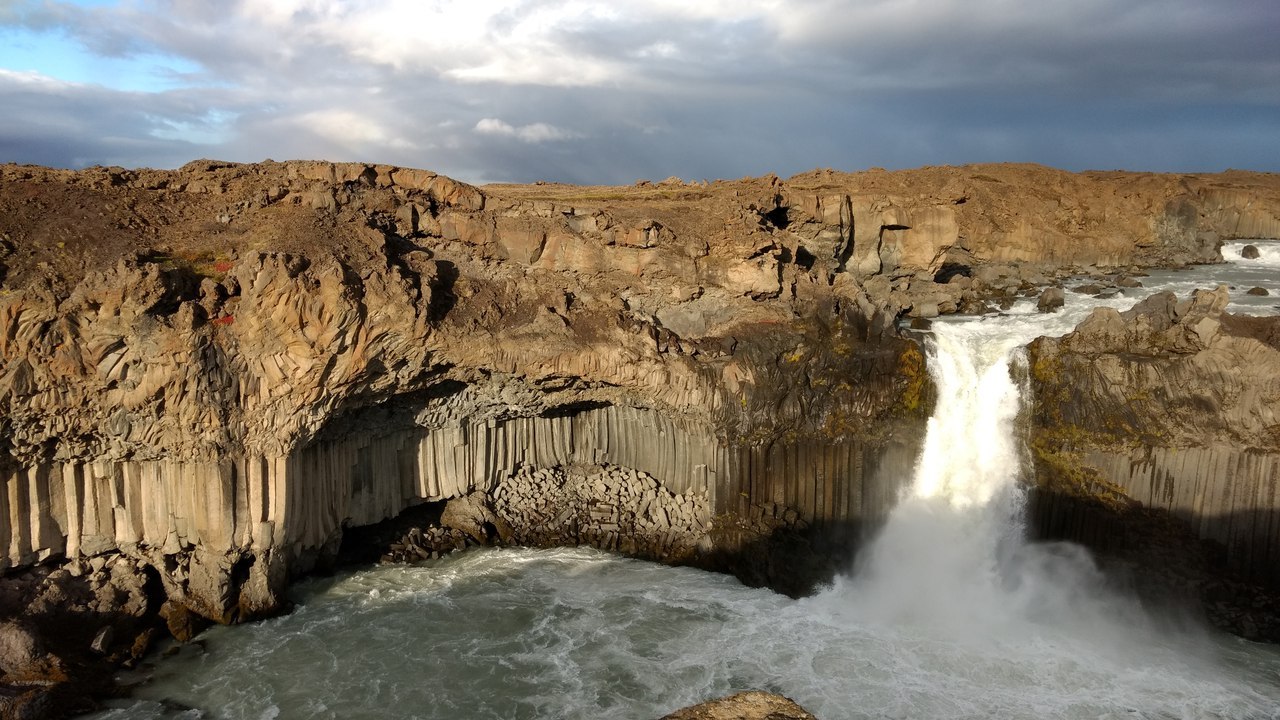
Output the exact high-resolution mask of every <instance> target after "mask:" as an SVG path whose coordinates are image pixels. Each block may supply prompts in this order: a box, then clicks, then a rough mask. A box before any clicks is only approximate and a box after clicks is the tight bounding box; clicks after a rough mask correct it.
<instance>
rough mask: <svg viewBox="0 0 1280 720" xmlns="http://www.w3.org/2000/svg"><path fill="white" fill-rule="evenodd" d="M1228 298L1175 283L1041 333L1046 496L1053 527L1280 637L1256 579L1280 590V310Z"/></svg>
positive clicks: (1216, 612) (1229, 619)
mask: <svg viewBox="0 0 1280 720" xmlns="http://www.w3.org/2000/svg"><path fill="white" fill-rule="evenodd" d="M1227 300H1228V298H1227V289H1226V288H1225V287H1219V288H1218V289H1217V290H1215V291H1208V290H1201V291H1196V292H1195V293H1194V294H1193V295H1192V296H1191V297H1190V298H1188V299H1183V300H1179V299H1178V298H1176V297H1174V296H1173V294H1171V293H1161V294H1158V295H1153V296H1151V297H1150V298H1148V299H1147V300H1144V301H1143V302H1141V303H1139V304H1138V305H1137V306H1135V307H1134V308H1132V309H1131V310H1129V311H1128V312H1125V313H1118V312H1116V311H1115V310H1112V309H1109V308H1102V309H1098V310H1096V311H1094V313H1093V315H1091V316H1090V317H1089V318H1088V319H1086V320H1085V321H1084V322H1082V323H1081V324H1080V325H1079V326H1078V327H1077V328H1076V330H1075V331H1074V332H1072V333H1070V334H1068V335H1066V336H1064V337H1062V338H1060V339H1050V338H1041V339H1039V340H1037V341H1036V342H1034V343H1032V345H1031V347H1030V361H1031V378H1032V388H1033V392H1034V395H1035V400H1034V405H1035V409H1036V410H1035V413H1034V420H1033V432H1032V447H1033V449H1034V452H1035V455H1036V459H1037V471H1038V472H1037V476H1038V481H1039V483H1040V486H1039V487H1038V492H1037V494H1036V500H1035V506H1036V512H1037V513H1038V519H1039V522H1040V524H1041V529H1042V531H1043V532H1045V533H1046V534H1047V535H1049V536H1053V537H1067V538H1070V539H1074V540H1079V541H1082V542H1085V543H1086V544H1089V545H1092V546H1094V547H1095V548H1097V549H1098V550H1100V551H1103V552H1104V553H1107V554H1110V555H1118V556H1120V557H1123V558H1126V559H1129V560H1131V561H1136V563H1137V564H1138V565H1139V566H1140V567H1142V568H1145V569H1147V570H1152V571H1161V572H1164V573H1171V574H1172V575H1174V576H1177V577H1179V578H1180V579H1179V582H1178V584H1179V585H1180V588H1175V591H1177V590H1180V591H1181V592H1184V593H1186V594H1189V595H1192V596H1195V595H1200V596H1203V599H1204V600H1206V601H1207V604H1208V607H1209V610H1210V615H1211V617H1212V619H1214V620H1217V621H1218V622H1220V623H1222V624H1224V625H1225V626H1227V627H1229V628H1231V629H1234V630H1236V631H1237V632H1242V633H1243V634H1246V635H1248V636H1252V637H1266V638H1269V639H1271V640H1280V624H1278V623H1277V622H1276V613H1275V610H1276V609H1277V607H1276V605H1275V601H1274V600H1273V599H1268V598H1264V597H1263V596H1262V595H1258V594H1256V593H1252V592H1250V591H1248V589H1247V587H1246V586H1247V585H1256V586H1260V587H1263V588H1269V589H1270V590H1271V591H1272V593H1275V592H1276V591H1280V545H1278V544H1277V543H1280V533H1277V531H1276V529H1277V528H1280V500H1278V499H1277V496H1276V488H1277V480H1278V479H1280V475H1278V472H1280V318H1255V317H1247V316H1235V315H1231V314H1228V313H1225V312H1223V310H1224V308H1225V307H1226V305H1227ZM1223 583H1235V585H1234V586H1232V587H1224V585H1223ZM1246 600H1247V601H1248V602H1247V603H1245V604H1244V605H1243V606H1242V605H1241V603H1242V602H1243V601H1246Z"/></svg>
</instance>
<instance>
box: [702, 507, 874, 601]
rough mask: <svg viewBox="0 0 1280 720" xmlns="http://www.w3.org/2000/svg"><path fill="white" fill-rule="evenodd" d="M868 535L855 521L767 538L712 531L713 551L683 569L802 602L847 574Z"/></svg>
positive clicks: (791, 530)
mask: <svg viewBox="0 0 1280 720" xmlns="http://www.w3.org/2000/svg"><path fill="white" fill-rule="evenodd" d="M876 527H877V528H878V527H879V526H878V525H877V526H876ZM873 533H874V529H871V528H870V527H869V525H868V524H867V523H863V522H860V521H845V522H832V523H825V524H822V525H818V526H813V527H808V528H804V529H794V528H789V527H779V528H776V529H775V530H773V532H771V533H759V532H753V531H744V530H740V529H735V528H729V529H724V530H717V531H713V537H714V539H715V542H716V545H715V549H714V550H711V551H709V552H704V553H702V554H700V555H699V556H698V557H697V558H696V559H695V560H694V561H693V562H691V563H689V564H690V565H693V566H694V567H697V568H700V569H703V570H710V571H713V572H722V573H725V574H728V575H732V576H734V577H736V578H737V579H738V580H740V581H741V582H742V584H744V585H746V586H748V587H763V588H769V589H770V590H773V591H774V592H777V593H781V594H783V595H786V596H788V597H791V598H802V597H807V596H809V595H813V594H814V593H816V592H818V591H819V590H821V589H822V587H823V586H824V585H827V584H829V583H830V582H831V581H832V580H833V579H834V578H835V577H836V576H837V575H840V574H845V573H848V572H849V570H850V568H852V567H853V560H854V556H855V555H856V554H857V552H858V550H859V549H861V547H863V546H864V545H865V544H866V541H867V540H868V539H869V537H870V536H871V535H872V534H873Z"/></svg>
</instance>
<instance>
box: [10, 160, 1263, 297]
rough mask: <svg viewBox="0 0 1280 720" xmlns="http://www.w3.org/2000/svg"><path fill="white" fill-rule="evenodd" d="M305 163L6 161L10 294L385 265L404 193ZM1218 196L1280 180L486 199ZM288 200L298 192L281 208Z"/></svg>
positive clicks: (913, 182) (1007, 175) (688, 218)
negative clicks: (262, 262) (141, 266)
mask: <svg viewBox="0 0 1280 720" xmlns="http://www.w3.org/2000/svg"><path fill="white" fill-rule="evenodd" d="M297 165H298V163H277V162H270V161H268V162H264V163H257V164H244V165H242V164H235V163H223V162H216V161H197V162H193V163H190V164H188V165H187V166H185V167H183V168H182V169H179V170H174V171H161V170H146V169H143V170H133V171H130V170H123V169H121V168H89V169H87V170H83V171H68V170H56V169H49V168H41V167H35V166H18V165H12V164H10V165H0V273H2V274H3V286H2V287H3V288H5V289H14V288H19V287H24V286H26V285H29V284H31V283H33V282H37V283H44V284H48V285H51V286H53V287H55V288H60V289H63V290H65V289H68V288H69V287H71V286H73V285H74V284H75V283H76V282H77V281H78V280H79V278H81V277H83V276H84V275H85V274H86V273H88V272H92V271H95V270H105V269H107V268H110V267H112V266H114V265H115V264H116V263H117V262H119V261H120V260H121V259H125V258H134V257H137V256H139V255H145V256H147V257H150V258H152V259H154V260H157V261H160V262H167V263H172V264H176V265H181V266H183V267H186V268H188V269H191V270H193V271H195V272H197V273H199V274H213V273H216V272H218V270H217V268H220V267H225V265H226V263H228V262H230V261H231V260H232V259H233V258H235V257H236V256H238V255H240V254H243V253H246V252H255V251H278V252H293V253H301V254H310V255H314V254H317V253H333V254H336V255H338V256H339V257H343V258H347V259H349V260H351V261H352V262H353V264H356V265H358V264H360V263H361V262H364V261H368V260H370V259H376V258H377V256H378V253H379V252H380V247H379V245H380V242H381V235H380V233H378V232H377V231H375V230H373V229H372V228H370V227H369V225H370V222H369V218H370V216H371V214H377V213H382V214H384V215H387V214H391V213H394V211H395V209H396V208H397V207H398V205H399V204H400V203H402V202H403V197H401V196H399V195H398V194H397V193H396V192H393V191H392V190H389V189H386V188H381V187H363V186H361V187H355V186H353V185H352V184H351V183H347V184H345V185H344V184H342V183H338V184H334V185H329V186H320V185H317V183H316V182H315V181H300V180H299V178H298V177H296V173H294V172H292V171H291V168H293V169H296V166H297ZM1205 188H1217V189H1223V188H1227V189H1240V190H1244V191H1247V192H1250V193H1255V194H1257V195H1258V196H1259V197H1265V198H1268V199H1270V200H1271V201H1274V202H1275V203H1276V204H1277V205H1280V176H1277V175H1272V174H1260V173H1246V172H1240V171H1230V172H1227V173H1223V174H1219V175H1161V174H1151V173H1121V172H1090V173H1079V174H1076V173H1068V172H1064V171H1060V170H1054V169H1051V168H1046V167H1042V166H1037V165H1015V164H997V165H974V166H964V167H926V168H919V169H915V170H903V171H893V172H889V171H883V170H868V171H865V172H859V173H841V172H835V171H832V170H814V171H810V172H807V173H802V174H799V175H796V176H794V177H792V178H789V179H787V180H785V181H784V180H780V179H778V178H776V177H774V176H765V177H761V178H745V179H742V180H728V181H726V180H718V181H714V182H705V181H700V182H684V181H681V180H679V179H678V178H670V179H668V180H664V181H659V182H649V181H642V182H639V183H637V184H634V185H625V186H578V185H564V184H556V183H537V184H530V185H510V184H495V185H488V186H485V187H484V188H482V191H483V193H484V194H485V196H486V197H487V201H486V204H487V207H486V210H485V212H505V213H508V214H512V213H514V214H517V215H518V214H520V213H526V212H529V213H533V212H538V211H539V207H538V206H539V204H543V203H549V204H552V205H555V206H557V208H563V207H565V206H569V207H575V208H581V209H584V210H586V211H591V210H595V209H604V210H607V211H608V212H609V213H610V214H611V215H613V216H614V217H616V218H617V219H619V220H621V221H643V220H645V219H651V220H656V221H658V222H661V223H662V224H664V225H666V226H667V227H670V228H672V229H673V230H674V231H675V234H676V237H677V238H681V239H682V240H686V241H687V240H688V239H690V238H692V239H695V240H696V241H700V242H708V241H709V242H711V243H712V244H713V245H714V243H716V242H717V241H721V240H726V239H727V240H730V241H733V240H737V241H739V242H741V241H742V239H743V238H742V237H741V236H742V235H750V234H753V233H758V232H760V230H761V228H760V227H759V225H758V222H756V220H757V216H756V214H755V209H756V208H760V207H765V208H767V207H768V206H770V205H771V203H773V202H775V201H776V198H777V197H778V196H780V195H781V196H790V197H791V198H792V199H793V198H794V196H795V195H797V194H809V195H819V196H821V195H827V194H831V193H848V194H851V195H855V196H863V197H870V198H873V199H875V198H880V199H882V200H883V202H885V203H891V202H893V201H894V200H895V199H902V198H907V199H910V200H912V201H913V202H924V203H937V204H951V205H961V204H966V205H968V207H966V208H965V210H964V211H965V212H966V213H969V214H970V215H979V214H984V213H985V214H987V215H989V216H990V222H991V224H992V225H993V226H1000V225H1002V224H1007V223H1009V222H1011V221H1013V220H1015V219H1016V218H1017V216H1018V215H1019V214H1020V213H1023V214H1025V213H1045V212H1053V211H1055V208H1058V207H1059V206H1064V205H1072V206H1075V207H1087V206H1088V205H1089V203H1090V202H1091V201H1092V199H1093V198H1100V197H1102V196H1104V195H1105V196H1109V200H1108V201H1109V202H1114V201H1115V198H1116V197H1117V196H1124V197H1132V198H1135V200H1134V201H1133V202H1134V203H1138V204H1141V203H1147V204H1150V203H1151V202H1163V201H1164V199H1165V198H1169V197H1173V196H1176V195H1178V194H1181V193H1190V192H1195V191H1197V189H1201V190H1202V189H1205ZM282 190H285V191H287V192H285V193H284V194H283V196H282V197H283V199H280V198H279V197H277V196H280V195H281V191H282ZM315 192H321V193H330V194H333V195H336V196H337V199H338V203H337V207H336V208H333V207H319V208H316V207H313V204H314V203H312V202H310V200H309V199H308V198H309V196H310V194H312V193H315ZM1134 207H1135V208H1137V205H1134ZM544 210H547V211H549V210H550V208H544ZM1135 211H1136V210H1135ZM431 242H432V239H431V238H427V239H425V240H424V241H423V243H424V244H430V243H431Z"/></svg>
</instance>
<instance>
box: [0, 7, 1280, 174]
mask: <svg viewBox="0 0 1280 720" xmlns="http://www.w3.org/2000/svg"><path fill="white" fill-rule="evenodd" d="M1276 27H1280V3H1275V2H1273V1H1272V0H1237V1H1236V2H1234V3H1233V4H1232V6H1231V11H1229V12H1228V11H1226V10H1224V9H1223V8H1220V7H1217V6H1213V5H1211V4H1205V3H1203V2H1200V0H1131V1H1130V2H1126V3H1115V2H1113V1H1112V0H1079V2H1073V3H1056V4H1055V3H1020V2H1013V1H1012V0H965V1H964V2H961V1H960V0H874V1H871V0H868V1H866V2H857V1H853V0H789V1H788V2H782V0H737V1H732V2H731V1H730V0H707V1H706V2H696V3H695V2H688V1H687V0H632V1H630V2H626V3H613V2H603V0H492V1H490V2H484V3H476V2H462V1H458V2H443V1H442V2H430V3H427V2H420V1H419V0H341V1H339V0H269V1H268V0H235V1H233V2H227V3H216V4H215V3H200V2H193V1H191V0H133V1H132V2H121V3H114V4H98V5H93V6H88V7H82V6H80V5H78V4H76V3H69V2H58V1H57V0H41V1H38V2H37V1H35V0H16V1H15V0H10V1H9V2H5V3H0V29H3V28H9V29H10V30H12V31H13V32H21V33H25V35H23V37H24V38H36V39H38V38H40V37H43V36H48V37H56V38H59V39H61V41H62V42H63V43H64V46H65V44H66V43H74V44H76V46H77V47H80V48H82V49H83V52H84V53H85V55H86V57H89V58H93V57H97V58H113V59H114V61H118V62H121V63H128V66H129V67H141V66H143V65H145V64H146V63H150V62H153V60H152V58H157V59H161V60H163V62H164V63H165V65H164V66H165V67H167V68H170V70H169V71H166V72H167V74H166V75H165V78H166V80H165V82H164V83H157V84H154V85H153V86H145V87H142V86H136V85H135V86H131V87H124V86H114V85H113V83H112V79H111V78H110V77H107V78H99V77H97V76H94V77H93V78H92V79H93V82H88V81H85V79H84V78H69V77H67V76H64V75H60V74H59V66H58V64H57V63H53V62H48V63H45V64H41V62H40V60H41V58H39V57H37V56H34V55H33V56H32V57H31V58H29V59H30V60H31V62H30V63H27V62H25V61H24V63H23V65H22V66H21V69H27V68H34V69H35V70H36V71H37V72H35V73H34V74H20V73H14V72H3V73H0V106H3V107H5V108H6V112H5V113H3V117H0V161H3V160H21V161H26V162H46V163H50V164H59V165H80V164H85V163H90V162H111V163H117V164H124V165H141V164H158V165H169V166H172V165H179V164H182V163H183V162H185V161H187V160H190V159H192V158H194V157H201V156H215V157H223V158H226V159H230V160H256V159H261V158H264V157H274V158H276V159H285V158H289V157H323V158H330V159H335V160H367V161H373V162H387V163H395V164H401V165H414V166H419V167H428V168H431V169H433V170H436V171H439V172H444V173H446V174H451V175H455V176H459V177H462V178H463V179H469V180H473V181H490V180H514V181H528V180H534V179H555V180H569V181H590V182H630V181H632V180H635V179H637V178H640V177H651V178H655V177H658V178H660V177H666V176H668V175H673V174H674V175H680V176H682V177H691V178H702V177H707V178H715V177H736V176H740V175H745V174H763V173H765V172H771V171H773V172H778V173H779V174H784V175H785V174H788V173H790V172H798V171H802V170H805V169H808V168H811V167H816V166H834V167H838V168H845V169H856V168H858V167H866V166H870V165H879V166H885V167H906V166H913V165H920V164H936V163H960V162H978V161H999V160H1016V161H1038V162H1045V163H1049V164H1055V165H1059V166H1064V167H1068V168H1075V169H1081V168H1086V167H1116V166H1127V167H1132V168H1135V169H1155V170H1202V169H1208V170H1212V169H1221V168H1224V167H1227V166H1238V167H1252V168H1257V169H1270V170H1276V169H1280V147H1278V146H1277V143H1275V141H1274V140H1273V139H1272V138H1274V137H1280V49H1278V47H1280V46H1277V44H1276V43H1275V42H1274V39H1273V38H1271V35H1272V34H1273V32H1274V28H1276ZM3 57H4V55H3V54H0V68H5V67H9V66H6V65H4V64H3V61H2V59H3ZM157 62H159V61H158V60H157ZM174 68H177V71H173V69H174ZM15 69H19V68H18V67H16V66H14V67H9V70H10V71H12V70H15ZM68 80H78V81H76V82H68Z"/></svg>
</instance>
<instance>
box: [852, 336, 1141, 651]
mask: <svg viewBox="0 0 1280 720" xmlns="http://www.w3.org/2000/svg"><path fill="white" fill-rule="evenodd" d="M1078 314H1079V313H1074V314H1073V316H1068V315H1065V314H1063V315H1059V316H1045V315H1040V314H1032V313H1029V312H1028V313H1025V314H1015V315H1008V316H1002V317H986V318H976V319H971V320H961V321H949V322H939V323H935V324H934V326H933V332H932V336H931V337H929V338H928V340H927V345H928V354H929V366H930V371H931V373H932V376H933V379H934V382H935V384H936V386H937V391H938V400H937V404H936V406H935V409H934V413H933V416H932V417H931V418H930V420H929V425H928V431H927V435H926V438H925V441H924V445H923V450H922V453H921V457H920V459H919V462H918V463H917V466H916V470H915V476H914V478H913V480H912V482H911V484H910V485H909V486H908V487H907V488H906V490H905V492H904V495H903V497H902V498H901V500H900V502H899V504H898V506H897V507H896V508H895V509H894V511H893V512H892V513H891V514H890V516H889V518H888V520H887V522H886V524H885V526H884V527H883V528H882V530H881V531H880V534H879V535H878V536H877V537H876V538H875V539H874V540H873V541H872V542H871V543H870V544H869V546H868V547H867V548H866V549H865V550H864V551H863V553H862V555H861V556H860V558H859V562H858V567H857V569H856V571H855V573H854V574H853V576H852V577H851V578H846V579H843V580H842V581H840V582H838V583H837V586H838V589H837V590H836V594H838V595H840V596H842V597H843V598H844V601H845V602H849V603H850V604H851V605H852V607H853V609H854V612H855V614H856V615H857V616H858V617H860V618H861V619H863V620H870V621H875V622H883V623H890V624H896V625H905V626H908V627H912V626H915V627H919V628H922V629H927V632H928V633H930V634H931V635H934V636H949V637H953V638H957V639H979V638H981V639H997V638H1002V637H1003V638H1006V639H1007V638H1022V637H1026V636H1028V634H1031V635H1035V634H1039V633H1040V632H1042V631H1045V630H1046V629H1047V628H1050V627H1056V628H1057V629H1058V630H1059V631H1066V632H1068V633H1069V634H1072V635H1080V636H1084V635H1091V636H1096V637H1095V640H1097V641H1099V642H1103V643H1104V644H1109V642H1110V640H1109V638H1108V634H1109V633H1110V632H1111V630H1108V628H1114V625H1115V624H1116V623H1117V622H1119V623H1120V625H1121V626H1123V627H1124V628H1126V629H1132V628H1134V627H1147V626H1148V625H1149V621H1148V620H1147V617H1146V613H1144V612H1143V611H1142V609H1141V608H1140V607H1139V605H1138V603H1137V602H1136V601H1134V600H1132V599H1129V598H1126V597H1123V596H1121V595H1118V594H1116V593H1114V592H1111V591H1109V590H1108V589H1107V588H1106V587H1105V582H1104V579H1103V577H1102V574H1101V573H1100V572H1099V570H1098V568H1097V567H1096V566H1095V564H1094V562H1093V560H1092V558H1091V557H1090V556H1089V554H1088V553H1087V552H1086V551H1085V550H1084V549H1083V548H1080V547H1078V546H1075V545H1072V544H1068V543H1048V544H1032V543H1029V542H1027V541H1026V539H1025V525H1024V505H1025V499H1026V497H1025V496H1026V493H1025V488H1024V485H1023V483H1022V482H1021V481H1022V479H1023V473H1024V472H1025V471H1026V470H1027V469H1028V468H1027V459H1026V448H1025V442H1024V438H1023V437H1021V434H1020V432H1019V425H1018V416H1019V412H1020V410H1021V409H1022V404H1023V402H1024V396H1025V390H1026V388H1025V387H1024V386H1023V384H1022V383H1021V382H1020V381H1019V380H1018V379H1017V378H1020V377H1022V378H1025V376H1026V372H1025V369H1022V370H1020V369H1019V367H1018V366H1019V365H1020V364H1021V363H1022V362H1023V350H1022V348H1023V347H1024V346H1025V344H1026V343H1027V342H1029V341H1030V340H1031V339H1033V338H1035V337H1037V336H1039V335H1043V334H1051V333H1053V332H1055V331H1065V329H1068V328H1070V327H1071V326H1072V325H1074V323H1075V321H1076V320H1078V317H1076V316H1074V315H1078Z"/></svg>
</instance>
